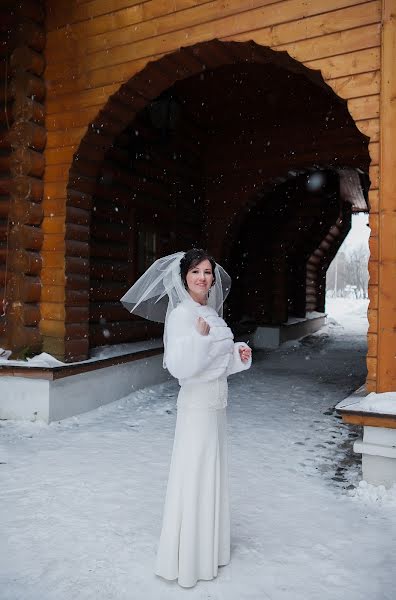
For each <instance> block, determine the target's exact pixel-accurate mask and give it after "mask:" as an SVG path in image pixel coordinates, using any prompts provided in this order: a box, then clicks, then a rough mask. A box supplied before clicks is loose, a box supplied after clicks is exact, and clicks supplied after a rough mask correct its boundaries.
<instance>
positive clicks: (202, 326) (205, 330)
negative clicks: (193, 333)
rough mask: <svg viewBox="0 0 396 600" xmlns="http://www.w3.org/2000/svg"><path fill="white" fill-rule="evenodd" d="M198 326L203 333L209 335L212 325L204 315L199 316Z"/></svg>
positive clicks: (199, 331) (198, 329)
mask: <svg viewBox="0 0 396 600" xmlns="http://www.w3.org/2000/svg"><path fill="white" fill-rule="evenodd" d="M196 327H197V331H198V333H200V334H201V335H209V331H210V325H209V323H207V322H206V321H205V319H203V318H202V317H198V320H197V324H196Z"/></svg>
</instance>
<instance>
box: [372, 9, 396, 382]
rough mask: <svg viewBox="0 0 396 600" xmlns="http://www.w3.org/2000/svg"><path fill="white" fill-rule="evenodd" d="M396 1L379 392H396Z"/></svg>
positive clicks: (387, 91) (384, 91)
mask: <svg viewBox="0 0 396 600" xmlns="http://www.w3.org/2000/svg"><path fill="white" fill-rule="evenodd" d="M395 56H396V0H384V2H383V35H382V61H383V64H382V72H383V77H382V87H381V138H380V139H381V165H380V194H379V223H380V228H379V273H378V277H379V297H378V328H379V331H380V332H381V335H380V337H379V340H378V381H377V391H379V392H385V391H394V390H395V389H396V353H395V348H396V219H395V215H396V181H395V172H396V73H395Z"/></svg>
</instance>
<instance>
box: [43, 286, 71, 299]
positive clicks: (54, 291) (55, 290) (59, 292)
mask: <svg viewBox="0 0 396 600" xmlns="http://www.w3.org/2000/svg"><path fill="white" fill-rule="evenodd" d="M65 295H66V294H65V288H64V286H62V285H57V286H55V285H54V286H43V289H42V290H41V303H43V302H58V303H59V304H63V303H64V302H65Z"/></svg>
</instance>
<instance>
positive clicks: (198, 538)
mask: <svg viewBox="0 0 396 600" xmlns="http://www.w3.org/2000/svg"><path fill="white" fill-rule="evenodd" d="M230 283H231V281H230V278H229V276H228V274H227V273H226V272H225V271H224V269H222V267H220V265H217V264H216V263H215V261H214V259H213V258H212V257H211V256H210V255H208V254H207V253H206V252H204V251H203V250H197V249H193V250H189V251H188V252H186V253H184V252H178V253H176V254H173V255H170V256H167V257H164V258H162V259H159V260H158V261H156V262H155V263H154V264H153V265H152V266H151V267H150V268H149V269H148V270H147V271H146V273H145V274H143V276H142V277H141V278H140V279H139V280H138V281H137V282H136V283H135V284H134V285H133V286H132V288H131V289H130V290H129V291H128V292H127V293H126V294H125V296H123V298H122V299H121V301H122V302H123V304H124V305H125V306H126V307H127V308H128V309H129V310H132V311H133V312H135V313H136V314H140V315H141V316H144V317H145V318H149V319H152V320H165V329H164V366H166V368H167V369H168V371H169V372H170V373H171V374H172V375H173V376H174V377H176V378H177V379H178V380H179V384H180V391H179V395H178V398H177V420H176V430H175V439H174V444H173V452H172V459H171V465H170V472H169V479H168V486H167V492H166V498H165V506H164V514H163V524H162V531H161V537H160V542H159V548H158V553H157V561H156V568H155V573H156V574H157V575H159V576H161V577H163V578H165V579H170V580H173V579H177V580H178V583H179V585H181V586H183V587H192V586H194V585H195V584H196V582H197V581H198V580H199V579H205V580H209V579H213V578H214V577H216V575H217V571H218V566H220V565H226V564H227V563H228V562H229V560H230V510H229V500H228V466H227V446H226V406H227V392H228V387H227V376H228V375H231V374H232V373H237V372H238V371H242V370H244V369H248V368H249V367H250V365H251V350H250V348H249V347H248V346H247V345H246V344H245V343H243V342H240V343H234V341H233V334H232V332H231V330H230V329H229V327H227V324H226V323H225V321H224V320H223V319H222V318H221V315H222V306H223V302H224V300H225V298H226V296H227V294H228V292H229V289H230Z"/></svg>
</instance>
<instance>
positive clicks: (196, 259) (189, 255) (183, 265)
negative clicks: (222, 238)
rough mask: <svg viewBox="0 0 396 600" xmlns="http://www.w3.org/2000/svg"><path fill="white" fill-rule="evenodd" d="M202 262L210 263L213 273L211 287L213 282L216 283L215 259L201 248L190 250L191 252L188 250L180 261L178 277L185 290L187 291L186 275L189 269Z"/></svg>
mask: <svg viewBox="0 0 396 600" xmlns="http://www.w3.org/2000/svg"><path fill="white" fill-rule="evenodd" d="M203 260H208V261H209V262H210V264H211V266H212V272H213V283H212V285H214V284H215V281H216V275H215V267H216V261H215V259H214V258H213V256H211V255H210V254H208V253H207V252H205V250H202V248H192V250H188V251H187V252H186V253H185V255H184V256H183V258H182V259H181V261H180V276H181V279H182V282H183V283H184V287H185V288H186V290H187V289H188V285H187V273H188V272H189V270H190V269H193V268H194V267H196V266H197V265H199V263H201V262H202V261H203Z"/></svg>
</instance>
